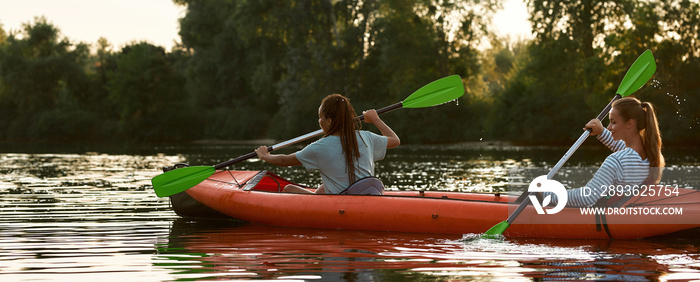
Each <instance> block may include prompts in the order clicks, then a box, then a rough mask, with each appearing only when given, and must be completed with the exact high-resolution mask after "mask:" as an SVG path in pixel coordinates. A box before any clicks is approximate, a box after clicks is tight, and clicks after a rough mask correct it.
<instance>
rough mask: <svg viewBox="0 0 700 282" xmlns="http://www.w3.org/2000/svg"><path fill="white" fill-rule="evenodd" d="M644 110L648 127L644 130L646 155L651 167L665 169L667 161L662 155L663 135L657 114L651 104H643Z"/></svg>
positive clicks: (643, 137) (643, 138)
mask: <svg viewBox="0 0 700 282" xmlns="http://www.w3.org/2000/svg"><path fill="white" fill-rule="evenodd" d="M642 109H643V110H644V115H645V121H646V122H645V123H646V127H645V128H644V129H642V131H643V132H640V133H643V134H642V144H644V153H646V155H647V158H649V163H650V166H651V167H664V166H666V161H665V160H664V156H663V155H662V154H661V147H662V145H663V144H662V142H661V133H660V132H659V122H658V121H657V120H656V112H655V110H654V106H653V105H652V104H651V103H649V102H644V103H642Z"/></svg>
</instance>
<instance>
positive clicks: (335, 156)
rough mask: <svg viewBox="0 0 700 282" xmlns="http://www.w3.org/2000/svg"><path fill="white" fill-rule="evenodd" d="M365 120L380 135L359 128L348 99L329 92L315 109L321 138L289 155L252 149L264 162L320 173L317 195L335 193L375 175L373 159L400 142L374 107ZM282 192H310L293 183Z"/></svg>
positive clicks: (265, 148) (380, 156)
mask: <svg viewBox="0 0 700 282" xmlns="http://www.w3.org/2000/svg"><path fill="white" fill-rule="evenodd" d="M363 114H364V117H365V122H366V123H372V124H374V125H375V126H377V128H378V129H379V131H381V133H382V135H381V136H380V135H377V134H374V133H372V132H369V131H363V130H359V129H360V128H361V126H362V124H361V122H360V121H358V120H357V114H355V109H354V108H353V107H352V104H350V100H349V99H348V98H346V97H344V96H342V95H340V94H333V95H329V96H327V97H326V98H324V99H323V101H322V102H321V106H320V107H319V108H318V123H319V126H320V127H321V129H322V130H323V133H324V135H323V138H321V139H319V140H317V141H316V142H313V143H311V144H309V145H308V146H306V147H305V148H304V149H302V150H300V151H298V152H296V153H293V154H289V155H282V154H276V155H273V154H270V152H268V151H267V147H265V146H261V147H259V148H258V149H257V150H255V152H256V153H257V155H258V157H259V158H260V159H262V160H263V161H266V162H268V163H270V164H274V165H279V166H292V165H304V167H305V168H306V169H308V170H318V171H320V172H321V179H322V181H323V185H321V187H319V188H318V189H317V190H316V194H338V193H340V192H342V191H343V190H345V189H347V188H348V187H349V186H350V185H351V184H353V183H355V181H357V180H360V179H362V178H364V177H368V176H374V162H375V161H378V160H381V159H383V158H384V155H385V154H386V149H391V148H394V147H397V146H399V144H400V143H401V141H400V140H399V137H398V136H397V135H396V133H394V131H393V130H391V128H389V126H387V125H386V124H385V123H384V122H383V121H382V120H381V119H380V118H379V115H378V114H377V111H375V110H368V111H365V112H364V113H363ZM284 191H285V192H293V193H311V192H310V191H309V190H307V189H304V188H301V187H299V186H296V185H287V186H286V187H285V188H284Z"/></svg>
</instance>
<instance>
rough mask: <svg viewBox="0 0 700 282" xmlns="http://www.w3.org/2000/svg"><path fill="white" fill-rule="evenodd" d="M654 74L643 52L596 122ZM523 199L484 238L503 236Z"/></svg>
mask: <svg viewBox="0 0 700 282" xmlns="http://www.w3.org/2000/svg"><path fill="white" fill-rule="evenodd" d="M654 72H656V62H654V55H653V54H652V53H651V51H650V50H646V51H644V53H642V55H640V56H639V57H638V58H637V60H635V61H634V63H633V64H632V66H631V67H630V68H629V70H627V73H626V74H625V77H624V78H623V79H622V82H620V86H619V87H618V88H617V92H616V94H615V97H614V98H613V99H612V100H610V103H608V105H607V106H606V107H605V109H603V111H602V112H600V114H599V115H598V120H601V121H602V120H603V119H604V118H605V116H606V115H607V114H608V113H609V112H610V109H611V108H612V104H613V102H615V100H617V99H620V98H622V97H625V96H627V95H630V94H632V93H634V92H635V91H637V90H639V88H642V86H644V84H646V83H647V81H649V79H650V78H651V76H652V75H653V74H654ZM590 134H591V129H588V130H587V131H584V132H583V134H582V135H581V137H579V138H578V140H577V141H576V143H574V145H573V146H572V147H571V148H570V149H569V151H567V152H566V154H564V156H563V157H562V158H561V159H560V160H559V162H558V163H557V164H556V165H555V166H554V167H553V168H552V170H551V171H549V174H547V179H552V177H554V175H555V174H556V173H557V171H559V169H560V168H561V167H562V166H563V165H564V163H565V162H566V161H567V160H569V158H570V157H571V155H573V154H574V152H575V151H576V150H577V149H578V147H580V146H581V144H582V143H583V141H585V140H586V138H588V136H589V135H590ZM529 195H530V194H529V193H528V197H525V199H524V200H523V201H522V202H521V203H520V205H519V206H518V208H516V209H515V211H513V213H512V214H511V215H510V216H508V219H507V220H505V221H502V222H500V223H498V224H496V225H494V226H493V227H491V229H489V230H488V231H486V233H484V237H492V238H495V237H498V236H501V235H503V232H505V231H506V229H507V228H508V227H509V226H510V225H511V224H512V223H513V221H514V220H515V219H516V218H517V217H518V215H520V213H521V212H522V211H523V209H525V207H526V206H527V205H528V204H529V203H530V197H529Z"/></svg>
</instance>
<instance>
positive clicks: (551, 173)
mask: <svg viewBox="0 0 700 282" xmlns="http://www.w3.org/2000/svg"><path fill="white" fill-rule="evenodd" d="M620 98H622V95H620V94H615V97H614V98H613V99H612V100H610V103H608V105H607V106H605V109H603V111H602V112H600V114H599V115H598V117H597V119H598V120H600V121H603V119H605V117H606V116H607V115H608V113H610V110H611V109H612V104H613V102H615V101H616V100H617V99H620ZM590 134H591V129H590V128H589V129H588V130H586V131H584V132H583V134H581V137H579V138H578V140H576V143H574V145H573V146H571V148H569V150H568V151H566V154H564V156H563V157H562V158H561V159H560V160H559V162H557V164H556V165H554V167H553V168H552V170H550V171H549V173H548V174H547V179H552V177H554V175H555V174H557V172H558V171H559V169H561V167H562V166H564V163H566V161H568V160H569V158H571V156H572V155H573V154H574V152H576V150H578V148H579V147H581V144H583V142H584V141H586V138H588V136H589V135H590ZM530 195H532V193H528V196H527V197H525V199H524V200H523V202H522V203H520V205H519V206H518V208H516V209H515V211H513V213H512V214H510V216H508V219H507V220H506V221H507V222H508V224H512V223H513V221H514V220H515V219H516V218H517V217H518V215H520V213H521V212H522V211H523V210H524V209H525V207H527V205H528V204H529V203H530Z"/></svg>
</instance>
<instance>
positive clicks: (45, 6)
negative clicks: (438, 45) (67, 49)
mask: <svg viewBox="0 0 700 282" xmlns="http://www.w3.org/2000/svg"><path fill="white" fill-rule="evenodd" d="M503 6H504V9H503V10H502V11H500V12H499V13H497V14H496V15H495V17H494V19H493V24H494V28H495V29H496V30H497V32H498V33H499V34H500V35H502V36H506V35H509V36H510V37H511V38H512V39H517V38H532V36H531V34H530V24H529V23H528V21H527V10H526V7H525V4H524V3H523V0H505V1H504V5H503ZM184 14H185V7H182V6H178V5H175V4H174V3H173V1H172V0H119V1H116V0H0V25H2V28H3V29H4V30H5V31H18V30H20V29H21V26H22V24H23V23H27V22H30V21H32V22H33V19H34V17H37V16H45V17H46V19H47V20H48V21H49V22H50V23H52V24H53V25H54V26H56V27H58V29H59V30H60V31H61V34H62V35H63V36H65V37H67V38H68V39H70V40H71V41H73V42H76V43H77V42H85V43H88V44H94V43H96V42H97V39H99V38H100V37H104V38H107V40H108V41H109V42H110V43H111V44H112V46H113V47H114V48H115V49H117V48H120V47H123V46H126V45H128V44H129V43H131V42H134V41H147V42H149V43H151V44H155V45H159V46H163V47H165V49H166V50H171V48H172V47H173V46H174V45H175V44H176V42H179V41H180V36H179V35H178V34H177V33H178V30H179V23H178V19H179V18H181V17H183V16H184Z"/></svg>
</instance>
